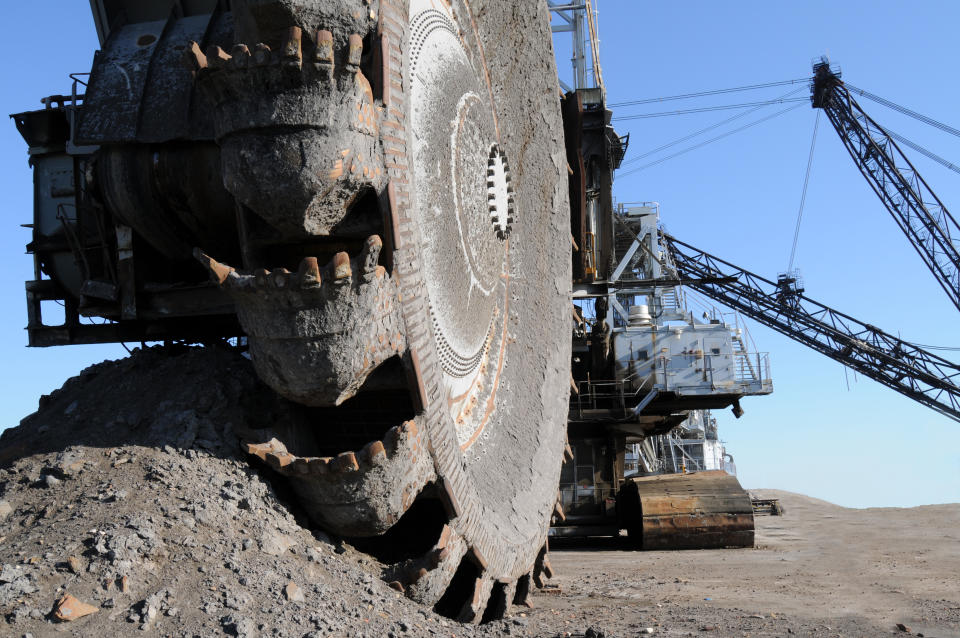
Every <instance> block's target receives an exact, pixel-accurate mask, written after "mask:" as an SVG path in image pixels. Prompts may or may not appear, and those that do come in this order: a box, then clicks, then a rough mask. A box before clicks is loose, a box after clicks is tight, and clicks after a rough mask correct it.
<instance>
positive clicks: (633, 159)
mask: <svg viewBox="0 0 960 638" xmlns="http://www.w3.org/2000/svg"><path fill="white" fill-rule="evenodd" d="M805 88H806V87H802V86H801V87H800V88H798V89H794V90H793V91H790V92H789V93H785V94H784V95H781V96H780V98H786V97H790V96H791V95H793V94H794V93H799V92H800V91H802V90H804V89H805ZM764 106H767V105H765V104H761V105H760V106H755V107H753V108H752V109H750V110H748V111H744V112H743V113H737V114H736V115H734V116H733V117H728V118H727V119H725V120H721V121H719V122H716V123H715V124H711V125H710V126H708V127H706V128H702V129H700V130H699V131H696V132H695V133H690V134H689V135H685V136H683V137H681V138H679V139H675V140H673V141H672V142H668V143H666V144H664V145H663V146H658V147H657V148H655V149H652V150H649V151H647V152H646V153H644V154H642V155H637V156H636V157H631V158H630V159H628V160H626V161H625V162H622V163H621V164H620V166H621V167H623V166H628V165H630V164H634V163H636V162H639V161H640V160H642V159H643V158H644V157H649V156H650V155H655V154H656V153H659V152H660V151H663V150H666V149H668V148H670V147H672V146H676V145H677V144H680V143H682V142H686V141H687V140H689V139H692V138H694V137H697V136H698V135H702V134H704V133H707V132H708V131H712V130H713V129H716V128H720V127H721V126H723V125H724V124H729V123H730V122H734V121H736V120H739V119H740V118H742V117H746V116H747V115H750V114H751V113H756V112H757V111H759V110H760V109H762V108H763V107H764Z"/></svg>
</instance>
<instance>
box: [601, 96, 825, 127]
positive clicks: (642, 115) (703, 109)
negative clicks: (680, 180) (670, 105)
mask: <svg viewBox="0 0 960 638" xmlns="http://www.w3.org/2000/svg"><path fill="white" fill-rule="evenodd" d="M809 101H810V100H809V99H808V98H805V97H796V98H777V99H775V100H761V101H759V102H741V103H740V104H718V105H715V106H701V107H697V108H692V109H678V110H676V111H656V112H654V113H639V114H637V115H621V116H619V117H614V118H611V119H612V120H613V121H614V122H616V121H623V120H643V119H646V118H650V117H667V116H670V115H687V114H689V113H709V112H710V111H728V110H730V109H745V108H749V107H751V106H768V105H770V104H786V103H789V102H808V103H809Z"/></svg>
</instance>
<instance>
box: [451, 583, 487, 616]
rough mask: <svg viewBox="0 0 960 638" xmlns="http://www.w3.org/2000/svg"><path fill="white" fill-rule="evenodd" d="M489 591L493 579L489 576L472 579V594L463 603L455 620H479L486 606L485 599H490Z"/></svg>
mask: <svg viewBox="0 0 960 638" xmlns="http://www.w3.org/2000/svg"><path fill="white" fill-rule="evenodd" d="M491 591H493V581H492V580H490V579H489V578H483V577H480V578H477V579H476V580H474V581H473V595H472V596H471V597H470V600H468V601H467V602H466V604H464V606H463V609H462V610H461V611H460V615H459V616H457V620H458V621H460V622H463V623H478V622H480V620H481V618H482V616H483V610H484V609H486V607H487V601H488V600H490V592H491Z"/></svg>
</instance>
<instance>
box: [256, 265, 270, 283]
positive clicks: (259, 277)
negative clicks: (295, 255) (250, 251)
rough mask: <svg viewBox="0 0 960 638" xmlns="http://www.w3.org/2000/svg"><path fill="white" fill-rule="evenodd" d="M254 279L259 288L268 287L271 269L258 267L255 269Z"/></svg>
mask: <svg viewBox="0 0 960 638" xmlns="http://www.w3.org/2000/svg"><path fill="white" fill-rule="evenodd" d="M253 280H254V282H255V283H256V285H257V288H266V287H267V284H268V283H269V281H270V271H269V270H267V269H266V268H257V269H256V270H254V271H253Z"/></svg>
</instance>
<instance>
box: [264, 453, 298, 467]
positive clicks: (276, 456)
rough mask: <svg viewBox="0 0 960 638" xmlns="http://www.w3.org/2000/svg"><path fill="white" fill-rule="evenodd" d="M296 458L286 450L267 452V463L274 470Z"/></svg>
mask: <svg viewBox="0 0 960 638" xmlns="http://www.w3.org/2000/svg"><path fill="white" fill-rule="evenodd" d="M296 458H297V457H295V456H294V455H293V454H290V453H289V452H287V451H286V450H283V451H276V452H271V453H269V454H267V464H268V465H270V467H272V468H273V469H275V470H281V469H283V468H285V467H287V466H288V465H290V464H291V463H293V462H294V461H295V460H296Z"/></svg>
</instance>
